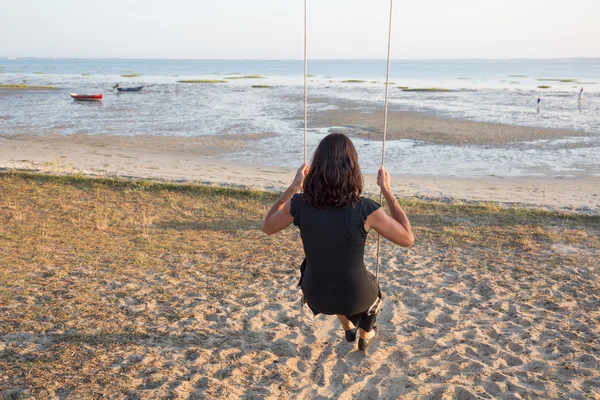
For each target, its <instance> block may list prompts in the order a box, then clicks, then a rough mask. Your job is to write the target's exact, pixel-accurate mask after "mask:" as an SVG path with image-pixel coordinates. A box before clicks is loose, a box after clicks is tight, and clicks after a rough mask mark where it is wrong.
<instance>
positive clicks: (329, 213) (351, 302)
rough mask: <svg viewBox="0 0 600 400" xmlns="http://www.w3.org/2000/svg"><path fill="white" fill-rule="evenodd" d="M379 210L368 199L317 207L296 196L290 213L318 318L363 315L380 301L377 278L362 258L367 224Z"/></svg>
mask: <svg viewBox="0 0 600 400" xmlns="http://www.w3.org/2000/svg"><path fill="white" fill-rule="evenodd" d="M380 207H381V206H380V205H379V204H378V203H376V202H375V201H373V200H371V199H367V198H364V197H363V198H361V201H360V202H359V203H358V204H357V205H356V206H355V207H328V208H314V207H309V206H307V205H306V204H305V203H304V202H303V200H302V195H301V194H296V195H294V197H292V199H291V202H290V214H291V215H292V216H293V217H294V225H296V226H298V227H299V228H300V235H301V237H302V244H303V245H304V253H305V254H306V260H305V261H306V263H305V268H304V271H303V273H302V278H301V282H300V286H301V288H302V292H303V294H304V298H305V300H306V302H307V303H308V305H309V307H310V308H311V310H313V312H315V314H317V313H323V314H328V315H332V314H342V315H354V314H359V313H362V312H365V311H367V310H368V309H369V307H371V305H372V304H373V303H374V302H375V300H376V299H377V296H378V293H379V288H378V285H377V282H376V280H375V276H373V274H371V273H370V272H369V271H367V269H366V267H365V263H364V260H363V257H364V252H365V241H366V238H367V232H366V231H365V229H364V224H365V221H366V220H367V217H368V216H369V215H370V214H371V213H372V212H374V211H376V210H377V209H379V208H380Z"/></svg>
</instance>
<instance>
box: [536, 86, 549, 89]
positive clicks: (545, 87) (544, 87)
mask: <svg viewBox="0 0 600 400" xmlns="http://www.w3.org/2000/svg"><path fill="white" fill-rule="evenodd" d="M551 87H552V86H548V85H541V86H538V89H550V88H551Z"/></svg>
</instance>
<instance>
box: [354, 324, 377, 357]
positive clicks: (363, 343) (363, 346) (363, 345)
mask: <svg viewBox="0 0 600 400" xmlns="http://www.w3.org/2000/svg"><path fill="white" fill-rule="evenodd" d="M373 330H374V331H375V334H374V335H373V337H371V338H370V339H363V338H359V339H358V349H359V350H362V351H365V350H367V349H368V348H369V346H371V345H372V344H373V342H374V341H375V339H377V325H375V326H374V327H373Z"/></svg>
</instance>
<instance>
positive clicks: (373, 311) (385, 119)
mask: <svg viewBox="0 0 600 400" xmlns="http://www.w3.org/2000/svg"><path fill="white" fill-rule="evenodd" d="M307 2H308V0H304V163H307V146H306V143H307V130H308V57H307V35H306V33H307V8H308V7H307ZM393 6H394V0H390V26H389V33H388V51H387V71H386V77H385V110H384V116H383V144H382V148H381V166H382V167H383V166H384V163H385V140H386V136H387V122H388V108H389V107H388V106H389V93H390V92H389V88H390V63H391V60H390V55H391V52H392V47H391V46H392V16H393V11H394V9H393ZM379 203H380V204H383V192H382V190H381V188H380V189H379ZM376 260H377V261H376V270H375V279H376V282H377V285H378V286H379V266H380V264H381V235H380V234H379V233H377V258H376ZM304 303H305V301H304V296H303V297H302V299H301V307H302V306H303V305H304ZM381 304H382V301H381V298H379V297H378V298H377V299H376V300H375V303H373V305H372V306H371V307H370V308H369V310H368V312H367V313H368V314H369V315H373V314H378V313H379V310H380V309H381ZM302 310H303V307H302Z"/></svg>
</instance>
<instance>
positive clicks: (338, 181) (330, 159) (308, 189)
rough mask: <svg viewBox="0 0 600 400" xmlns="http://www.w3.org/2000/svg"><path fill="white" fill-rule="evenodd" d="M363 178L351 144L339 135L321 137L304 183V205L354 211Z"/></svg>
mask: <svg viewBox="0 0 600 400" xmlns="http://www.w3.org/2000/svg"><path fill="white" fill-rule="evenodd" d="M362 188H363V176H362V174H361V172H360V166H359V165H358V155H357V154H356V149H355V148H354V145H353V144H352V141H351V140H350V139H349V138H348V136H346V135H344V134H342V133H332V134H330V135H327V136H325V138H324V139H323V140H321V143H319V146H318V147H317V150H316V151H315V154H314V155H313V160H312V164H311V166H310V171H309V172H308V175H307V176H306V178H305V179H304V187H303V189H304V195H303V196H302V198H303V200H304V202H305V203H306V204H307V205H309V206H312V207H317V208H325V207H354V206H356V204H358V203H359V202H360V194H361V193H362Z"/></svg>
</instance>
